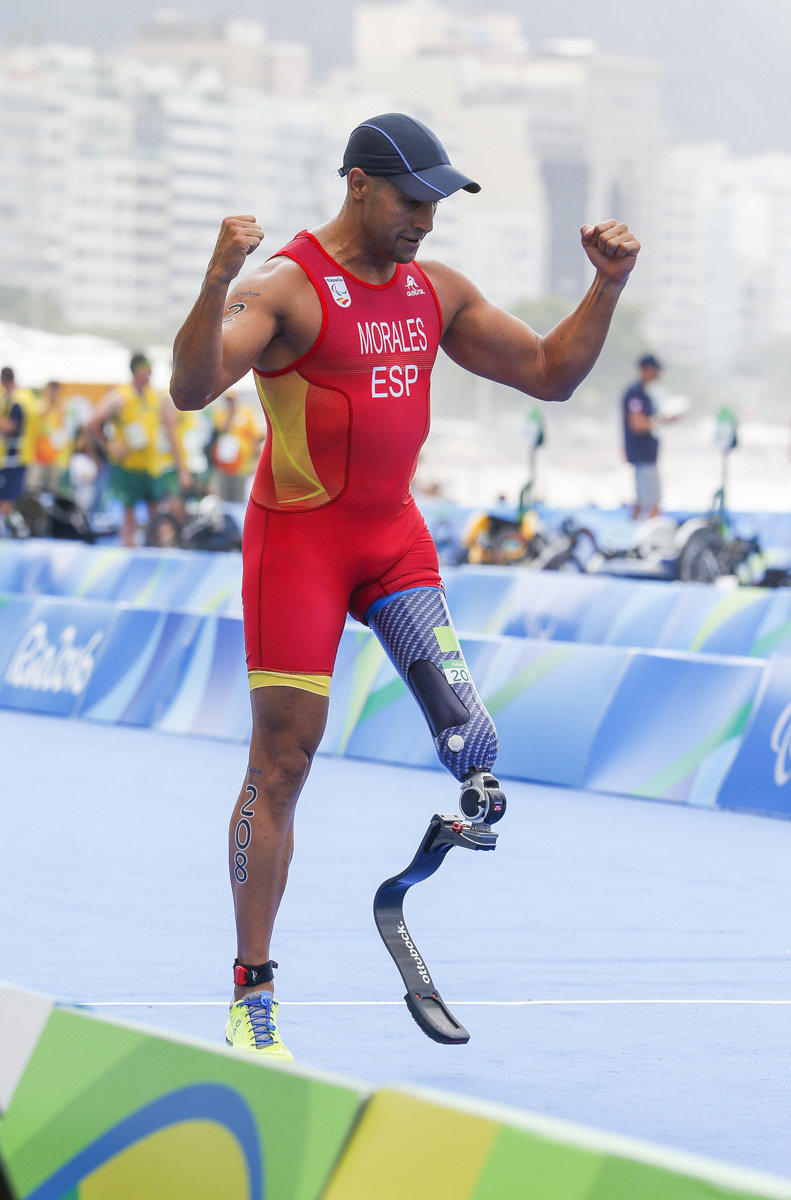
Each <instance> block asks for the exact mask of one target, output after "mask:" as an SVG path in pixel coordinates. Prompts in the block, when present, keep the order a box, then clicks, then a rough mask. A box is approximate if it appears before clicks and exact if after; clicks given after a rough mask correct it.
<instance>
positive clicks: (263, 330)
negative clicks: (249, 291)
mask: <svg viewBox="0 0 791 1200" xmlns="http://www.w3.org/2000/svg"><path fill="white" fill-rule="evenodd" d="M277 332H278V320H277V317H276V315H275V313H274V311H273V309H272V305H271V303H268V302H267V299H266V298H265V297H263V296H261V295H257V296H255V297H247V296H245V295H244V292H243V290H242V289H239V290H237V291H235V292H232V293H231V295H230V296H229V297H228V303H227V305H226V307H225V311H224V314H223V321H222V367H221V369H220V376H219V379H218V381H217V387H216V389H215V390H216V394H217V395H218V396H219V395H221V394H222V393H223V392H225V391H227V390H228V388H229V387H232V386H233V384H235V383H238V381H239V380H240V379H241V378H242V376H243V375H246V374H247V372H248V371H249V370H250V369H251V367H252V366H253V364H254V363H255V361H256V359H257V358H258V357H259V356H260V355H261V354H262V353H263V351H264V350H265V349H266V347H267V346H268V345H269V343H270V342H271V341H272V338H273V337H275V335H276V334H277Z"/></svg>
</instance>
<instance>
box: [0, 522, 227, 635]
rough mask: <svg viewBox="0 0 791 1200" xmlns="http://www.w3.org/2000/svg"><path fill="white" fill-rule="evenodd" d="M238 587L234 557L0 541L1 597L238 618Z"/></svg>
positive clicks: (45, 542) (59, 542)
mask: <svg viewBox="0 0 791 1200" xmlns="http://www.w3.org/2000/svg"><path fill="white" fill-rule="evenodd" d="M241 586H242V565H241V556H240V555H239V554H235V553H232V552H227V553H221V554H220V553H216V554H211V553H207V552H201V551H189V550H157V549H135V550H129V549H126V548H125V547H123V546H89V545H86V544H85V543H83V542H71V541H53V540H47V539H38V538H37V539H33V540H30V541H26V542H2V541H0V592H4V593H19V594H23V595H44V596H62V597H71V598H72V599H75V600H121V601H124V602H125V603H127V604H131V605H135V606H137V607H144V608H145V607H149V608H184V609H187V610H188V611H190V612H205V613H219V612H227V613H229V614H230V615H233V616H240V615H241V595H240V593H241Z"/></svg>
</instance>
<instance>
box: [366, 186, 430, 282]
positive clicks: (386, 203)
mask: <svg viewBox="0 0 791 1200" xmlns="http://www.w3.org/2000/svg"><path fill="white" fill-rule="evenodd" d="M372 182H373V184H374V186H373V188H372V190H371V194H370V200H369V204H368V206H367V213H366V218H367V220H366V225H367V231H368V234H369V237H370V238H371V241H372V243H373V245H372V249H374V251H375V253H377V254H380V255H381V256H382V257H386V258H389V259H390V260H391V261H392V262H397V263H410V262H412V259H413V258H414V257H415V255H416V254H417V252H418V250H419V249H420V243H421V242H422V241H423V238H424V237H425V236H426V234H427V233H431V230H432V229H433V228H434V213H435V212H436V211H437V205H436V201H431V200H413V199H412V197H411V196H407V194H406V192H402V191H401V189H400V188H398V187H396V186H395V184H394V183H390V181H389V180H388V179H384V178H377V179H374V180H373V181H372Z"/></svg>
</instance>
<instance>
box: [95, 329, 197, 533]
mask: <svg viewBox="0 0 791 1200" xmlns="http://www.w3.org/2000/svg"><path fill="white" fill-rule="evenodd" d="M129 370H130V372H131V375H132V378H131V381H130V382H129V383H125V384H122V385H121V386H120V387H118V388H114V389H112V390H111V391H109V392H108V393H107V395H106V396H105V397H104V399H103V400H102V401H101V403H100V404H99V406H98V408H97V410H96V412H95V414H94V415H93V417H92V418H91V420H90V421H89V422H88V425H87V426H86V428H87V429H88V431H89V433H90V434H91V435H92V436H93V437H94V438H95V440H96V441H97V443H98V444H99V446H100V447H101V448H102V449H104V450H105V451H106V453H107V457H108V460H109V462H110V487H111V490H112V491H113V492H114V493H115V495H116V496H117V497H118V498H119V499H120V501H121V503H122V504H123V506H124V523H123V529H122V538H123V543H124V545H125V546H134V544H135V541H136V537H137V520H136V517H135V505H136V504H138V503H139V502H140V501H143V502H145V504H146V505H147V506H148V515H149V520H152V519H153V517H154V516H155V514H156V513H157V511H158V510H159V509H160V507H161V506H162V505H163V502H164V501H166V499H167V498H168V497H169V496H173V495H177V494H178V492H179V490H180V489H184V490H187V489H188V488H189V483H190V480H189V475H188V473H187V471H186V470H185V467H184V464H183V462H182V457H181V446H180V444H179V439H178V436H177V433H176V410H175V407H174V405H173V402H172V400H171V399H170V397H169V396H165V395H162V394H161V393H159V392H157V391H155V390H154V388H153V387H152V386H151V363H150V362H149V360H148V359H147V357H146V356H145V354H139V353H137V354H133V355H132V358H131V361H130V363H129Z"/></svg>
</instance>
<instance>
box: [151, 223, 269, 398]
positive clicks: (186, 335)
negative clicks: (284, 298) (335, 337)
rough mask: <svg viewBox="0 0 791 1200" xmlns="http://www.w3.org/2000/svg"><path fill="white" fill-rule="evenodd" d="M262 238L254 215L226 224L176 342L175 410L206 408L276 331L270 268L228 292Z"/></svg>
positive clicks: (172, 384)
mask: <svg viewBox="0 0 791 1200" xmlns="http://www.w3.org/2000/svg"><path fill="white" fill-rule="evenodd" d="M263 236H264V235H263V232H262V230H261V228H260V227H259V226H258V225H257V224H256V221H255V218H254V217H251V216H240V217H226V218H225V220H224V221H223V222H222V225H221V227H220V233H219V236H218V238H217V244H216V246H215V247H214V253H213V254H212V257H211V260H210V262H209V265H208V268H207V270H206V275H205V277H204V280H203V286H202V287H201V290H200V294H199V296H198V299H197V300H196V302H195V304H194V305H193V308H192V311H191V312H190V314H189V316H188V317H187V319H186V321H185V322H184V324H183V325H182V326H181V329H180V330H179V332H178V334H177V335H176V340H175V342H174V345H173V374H172V376H171V380H170V394H171V396H172V397H173V403H174V404H175V405H176V408H180V409H196V408H205V406H206V405H207V404H208V403H209V402H210V401H211V400H213V399H214V398H215V396H219V395H221V393H222V392H224V391H226V389H227V388H229V387H230V386H231V385H232V384H234V383H236V381H237V380H239V379H241V378H242V376H243V375H246V374H247V372H248V371H249V370H250V368H251V366H252V365H253V363H254V362H255V360H256V359H257V358H258V356H259V355H260V354H261V353H262V351H263V350H264V349H265V348H266V347H267V346H268V345H269V342H270V341H271V340H272V338H273V337H274V336H275V335H276V333H277V329H278V321H277V315H276V313H275V312H274V311H273V305H272V303H271V300H272V297H271V295H270V294H269V293H270V292H271V288H268V287H267V285H266V276H267V270H266V267H264V268H261V269H259V271H256V272H253V273H252V274H251V275H249V276H247V277H246V278H245V279H244V280H242V281H240V283H239V284H237V285H236V287H235V288H234V289H233V292H232V293H231V295H230V296H229V294H228V290H229V288H230V286H231V283H232V281H233V280H234V279H235V278H236V276H237V275H238V273H239V271H240V270H241V268H242V266H243V264H244V261H245V259H246V257H247V255H248V254H251V253H252V252H253V250H255V249H256V248H257V247H258V245H259V244H260V242H261V240H262V238H263Z"/></svg>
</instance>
